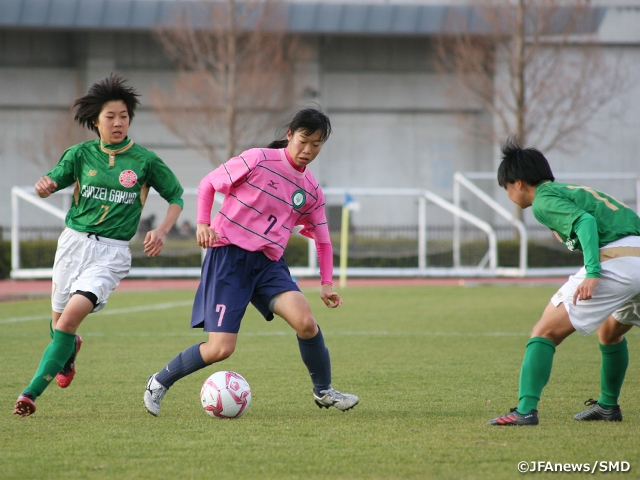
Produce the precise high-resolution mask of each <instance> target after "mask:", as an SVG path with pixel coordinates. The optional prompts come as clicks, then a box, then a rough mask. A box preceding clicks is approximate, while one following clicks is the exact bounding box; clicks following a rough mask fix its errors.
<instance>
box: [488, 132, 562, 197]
mask: <svg viewBox="0 0 640 480" xmlns="http://www.w3.org/2000/svg"><path fill="white" fill-rule="evenodd" d="M517 180H522V181H523V182H527V183H528V184H529V185H533V186H536V185H538V184H540V183H542V182H544V181H545V180H551V181H552V182H553V181H554V180H555V177H554V176H553V172H551V167H550V166H549V162H548V161H547V159H546V158H545V156H544V155H543V154H542V152H541V151H540V150H538V149H536V148H522V147H521V146H520V145H518V141H517V140H516V137H515V136H511V137H509V138H508V139H507V141H506V142H505V143H504V145H502V162H501V163H500V166H499V167H498V185H500V186H501V187H503V188H507V184H510V183H515V182H516V181H517Z"/></svg>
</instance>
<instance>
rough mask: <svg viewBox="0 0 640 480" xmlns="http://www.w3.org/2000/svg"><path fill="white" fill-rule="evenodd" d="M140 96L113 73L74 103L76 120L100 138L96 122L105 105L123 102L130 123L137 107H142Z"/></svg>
mask: <svg viewBox="0 0 640 480" xmlns="http://www.w3.org/2000/svg"><path fill="white" fill-rule="evenodd" d="M139 96H140V94H138V92H136V90H135V89H134V88H133V87H127V86H126V85H125V80H124V79H123V78H122V77H121V76H120V75H116V74H114V73H112V74H111V75H109V76H108V77H105V78H103V79H102V80H100V81H99V82H96V83H94V84H93V85H92V86H91V88H89V91H88V92H87V94H86V95H85V96H84V97H80V98H78V99H77V100H76V101H75V102H74V104H73V108H74V109H75V117H74V120H76V121H77V122H78V123H79V124H80V125H82V126H83V127H87V128H88V129H90V130H93V131H94V132H95V133H97V134H98V136H99V135H100V132H99V131H98V127H96V125H95V122H96V121H97V120H98V117H99V116H100V112H101V111H102V107H104V104H105V103H107V102H111V101H113V100H122V101H123V102H124V104H125V105H126V106H127V112H128V114H129V121H132V120H133V115H134V113H135V110H136V107H137V106H138V105H140V101H139V100H138V98H137V97H139Z"/></svg>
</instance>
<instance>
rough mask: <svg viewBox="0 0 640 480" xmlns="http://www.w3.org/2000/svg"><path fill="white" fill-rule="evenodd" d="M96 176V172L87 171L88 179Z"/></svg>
mask: <svg viewBox="0 0 640 480" xmlns="http://www.w3.org/2000/svg"><path fill="white" fill-rule="evenodd" d="M97 174H98V171H97V170H89V171H88V172H87V176H88V177H95V176H96V175H97Z"/></svg>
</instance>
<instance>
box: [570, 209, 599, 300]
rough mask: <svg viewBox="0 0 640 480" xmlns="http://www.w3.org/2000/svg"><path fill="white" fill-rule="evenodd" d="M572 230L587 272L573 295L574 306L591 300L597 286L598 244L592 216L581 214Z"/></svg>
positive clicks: (596, 229) (596, 225) (596, 227)
mask: <svg viewBox="0 0 640 480" xmlns="http://www.w3.org/2000/svg"><path fill="white" fill-rule="evenodd" d="M573 228H574V231H575V232H576V236H577V237H578V240H580V245H581V246H582V255H583V257H584V268H585V270H586V271H587V278H585V279H584V280H583V281H582V283H581V284H580V285H579V286H578V288H577V289H576V292H575V293H574V295H573V304H574V305H575V304H576V303H577V301H578V300H589V299H591V298H592V296H593V291H594V290H595V289H596V286H597V285H598V280H599V278H600V242H599V235H598V224H597V223H596V219H595V218H594V217H593V215H590V214H589V213H586V212H585V213H583V214H582V215H581V216H580V218H578V219H577V220H576V221H575V223H574V225H573Z"/></svg>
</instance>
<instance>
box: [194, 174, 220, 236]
mask: <svg viewBox="0 0 640 480" xmlns="http://www.w3.org/2000/svg"><path fill="white" fill-rule="evenodd" d="M211 175H212V173H210V174H208V175H207V176H205V177H204V178H203V179H202V180H201V181H200V184H199V185H198V199H197V218H196V240H197V241H198V245H199V246H201V247H202V248H210V247H213V244H214V243H215V241H216V240H217V239H218V236H217V234H216V232H214V231H213V230H212V229H211V208H212V207H213V200H214V197H215V194H216V191H215V189H214V188H213V185H212V184H211V178H210V176H211Z"/></svg>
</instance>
